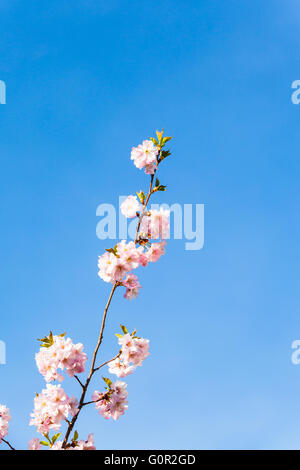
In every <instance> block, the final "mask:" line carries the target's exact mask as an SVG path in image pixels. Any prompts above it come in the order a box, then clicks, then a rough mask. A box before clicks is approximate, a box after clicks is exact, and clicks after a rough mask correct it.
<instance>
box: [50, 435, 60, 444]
mask: <svg viewBox="0 0 300 470" xmlns="http://www.w3.org/2000/svg"><path fill="white" fill-rule="evenodd" d="M60 435H61V432H58V433H57V434H55V435H54V436H53V437H52V445H53V444H55V442H56V441H57V439H58V438H59V436H60Z"/></svg>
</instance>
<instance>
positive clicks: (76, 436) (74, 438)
mask: <svg viewBox="0 0 300 470" xmlns="http://www.w3.org/2000/svg"><path fill="white" fill-rule="evenodd" d="M77 439H78V432H77V431H75V432H74V437H73V439H72V440H73V441H77Z"/></svg>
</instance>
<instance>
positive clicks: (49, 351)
mask: <svg viewBox="0 0 300 470" xmlns="http://www.w3.org/2000/svg"><path fill="white" fill-rule="evenodd" d="M35 360H36V364H37V367H38V369H39V371H40V373H41V374H42V375H43V376H44V377H45V380H46V382H51V381H52V380H59V381H60V382H61V381H62V380H63V379H64V378H63V376H62V375H60V374H59V373H58V372H57V370H58V369H61V370H63V369H65V370H66V372H67V374H68V375H69V376H70V377H73V376H74V375H75V374H80V373H81V372H84V365H85V362H86V361H87V355H86V354H85V353H84V352H83V344H81V343H77V344H74V343H73V342H72V340H71V339H70V338H67V339H66V338H64V337H62V336H53V344H52V346H50V347H47V348H45V347H41V349H40V351H39V352H38V353H37V354H36V355H35Z"/></svg>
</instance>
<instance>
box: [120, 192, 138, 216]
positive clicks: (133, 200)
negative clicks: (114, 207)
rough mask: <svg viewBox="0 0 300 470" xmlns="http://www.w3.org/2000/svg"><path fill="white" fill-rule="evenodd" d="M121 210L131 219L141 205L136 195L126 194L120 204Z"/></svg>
mask: <svg viewBox="0 0 300 470" xmlns="http://www.w3.org/2000/svg"><path fill="white" fill-rule="evenodd" d="M120 209H121V212H122V214H123V215H125V217H127V218H129V219H133V218H134V217H136V213H137V212H139V211H140V210H141V205H140V203H139V202H138V200H137V197H136V196H128V197H127V198H126V199H125V201H124V202H122V204H121V206H120Z"/></svg>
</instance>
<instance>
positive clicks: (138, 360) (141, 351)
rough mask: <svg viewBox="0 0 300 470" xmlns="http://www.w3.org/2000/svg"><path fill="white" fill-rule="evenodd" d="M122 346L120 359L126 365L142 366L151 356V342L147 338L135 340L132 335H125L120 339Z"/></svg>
mask: <svg viewBox="0 0 300 470" xmlns="http://www.w3.org/2000/svg"><path fill="white" fill-rule="evenodd" d="M118 342H119V344H120V345H121V346H122V353H121V356H120V358H121V359H122V360H123V361H124V363H125V364H130V363H131V362H132V363H133V365H134V366H141V365H142V362H143V361H144V360H145V359H146V357H148V356H149V340H148V339H145V338H135V337H132V336H131V335H130V334H128V333H127V334H125V335H123V336H122V337H121V338H119V341H118Z"/></svg>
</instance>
